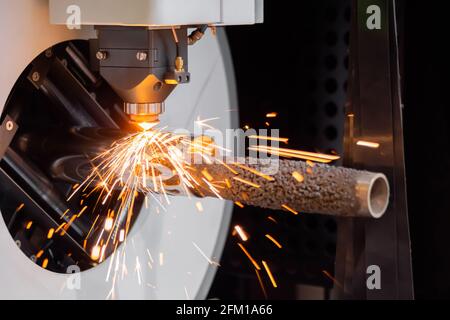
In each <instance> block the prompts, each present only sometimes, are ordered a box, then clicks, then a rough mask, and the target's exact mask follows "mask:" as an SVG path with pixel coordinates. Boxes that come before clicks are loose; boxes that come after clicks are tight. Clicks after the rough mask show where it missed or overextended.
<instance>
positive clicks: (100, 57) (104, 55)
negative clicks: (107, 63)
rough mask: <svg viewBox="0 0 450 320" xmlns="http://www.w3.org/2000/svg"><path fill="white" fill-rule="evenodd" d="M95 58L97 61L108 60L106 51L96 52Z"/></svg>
mask: <svg viewBox="0 0 450 320" xmlns="http://www.w3.org/2000/svg"><path fill="white" fill-rule="evenodd" d="M95 56H96V57H97V59H98V60H106V59H107V58H108V53H107V52H106V51H97V53H96V54H95Z"/></svg>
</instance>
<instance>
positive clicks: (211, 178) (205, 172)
mask: <svg viewBox="0 0 450 320" xmlns="http://www.w3.org/2000/svg"><path fill="white" fill-rule="evenodd" d="M202 175H203V176H204V177H205V178H206V179H208V181H209V182H211V181H213V180H214V178H213V177H212V175H211V174H210V173H209V172H208V170H206V169H203V170H202Z"/></svg>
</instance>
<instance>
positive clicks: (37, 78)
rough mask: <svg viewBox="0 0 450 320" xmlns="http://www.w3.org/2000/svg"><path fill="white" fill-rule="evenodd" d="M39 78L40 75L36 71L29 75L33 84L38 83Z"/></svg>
mask: <svg viewBox="0 0 450 320" xmlns="http://www.w3.org/2000/svg"><path fill="white" fill-rule="evenodd" d="M40 78H41V75H40V74H39V72H37V71H35V72H33V74H32V75H31V80H33V81H34V82H38V81H39V79H40Z"/></svg>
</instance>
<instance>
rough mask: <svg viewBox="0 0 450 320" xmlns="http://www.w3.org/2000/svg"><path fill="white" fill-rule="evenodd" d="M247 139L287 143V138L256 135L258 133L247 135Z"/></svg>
mask: <svg viewBox="0 0 450 320" xmlns="http://www.w3.org/2000/svg"><path fill="white" fill-rule="evenodd" d="M248 138H249V139H258V140H267V141H277V142H283V143H288V142H289V138H277V137H266V136H258V135H251V136H248Z"/></svg>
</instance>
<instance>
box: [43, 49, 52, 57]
mask: <svg viewBox="0 0 450 320" xmlns="http://www.w3.org/2000/svg"><path fill="white" fill-rule="evenodd" d="M45 56H46V57H47V58H51V57H52V56H53V52H52V49H47V50H45Z"/></svg>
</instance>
